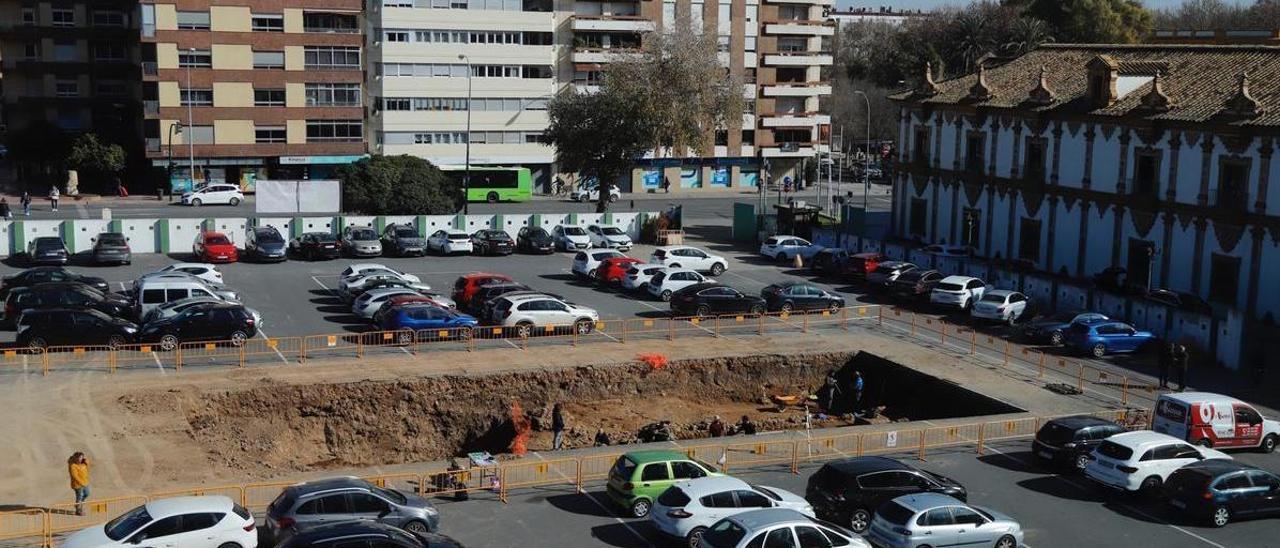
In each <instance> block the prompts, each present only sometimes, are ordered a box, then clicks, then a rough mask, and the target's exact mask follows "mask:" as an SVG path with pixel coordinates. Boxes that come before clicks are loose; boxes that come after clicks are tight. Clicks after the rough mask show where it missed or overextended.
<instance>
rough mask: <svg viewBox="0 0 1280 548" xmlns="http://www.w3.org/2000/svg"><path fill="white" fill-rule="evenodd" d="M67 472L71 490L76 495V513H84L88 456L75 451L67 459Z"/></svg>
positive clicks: (87, 493)
mask: <svg viewBox="0 0 1280 548" xmlns="http://www.w3.org/2000/svg"><path fill="white" fill-rule="evenodd" d="M67 474H68V475H70V476H71V490H72V491H73V492H75V496H76V515H77V516H83V515H84V501H86V500H89V458H88V457H86V456H84V453H82V452H80V451H76V452H75V453H72V455H71V458H69V459H67Z"/></svg>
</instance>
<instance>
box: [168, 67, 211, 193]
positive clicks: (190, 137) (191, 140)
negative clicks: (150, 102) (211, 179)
mask: <svg viewBox="0 0 1280 548" xmlns="http://www.w3.org/2000/svg"><path fill="white" fill-rule="evenodd" d="M195 52H196V48H187V53H190V54H192V56H193V57H194V55H195ZM179 95H181V94H179ZM194 102H195V95H194V94H193V92H192V89H191V63H187V127H189V128H191V131H190V132H189V133H187V151H188V153H189V157H188V160H190V163H191V165H190V168H191V190H192V191H194V190H195V189H196V140H195V136H196V126H195V123H196V120H195V118H193V117H192V115H191V104H192V103H194ZM169 143H170V145H172V144H173V140H172V138H171V139H170V141H169ZM170 148H173V147H172V146H170ZM170 152H172V151H170ZM205 182H208V181H205Z"/></svg>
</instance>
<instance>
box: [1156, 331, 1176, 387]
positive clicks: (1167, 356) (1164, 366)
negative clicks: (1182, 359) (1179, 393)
mask: <svg viewBox="0 0 1280 548" xmlns="http://www.w3.org/2000/svg"><path fill="white" fill-rule="evenodd" d="M1175 344H1177V343H1175V342H1173V341H1169V342H1168V343H1167V344H1165V345H1164V347H1163V348H1161V349H1160V357H1159V359H1158V360H1157V362H1156V365H1157V367H1158V368H1159V369H1160V386H1159V387H1160V388H1168V387H1169V368H1170V367H1172V366H1173V347H1174V345H1175Z"/></svg>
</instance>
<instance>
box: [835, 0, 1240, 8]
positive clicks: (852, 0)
mask: <svg viewBox="0 0 1280 548" xmlns="http://www.w3.org/2000/svg"><path fill="white" fill-rule="evenodd" d="M1182 1H1183V0H1142V3H1143V4H1146V6H1147V7H1148V8H1151V9H1164V8H1170V7H1175V6H1178V5H1179V4H1182ZM1226 1H1227V2H1228V3H1232V4H1252V3H1253V0H1226ZM966 2H967V0H836V3H837V5H838V6H839V7H840V10H841V11H844V10H847V9H849V8H871V9H879V7H880V6H893V7H894V9H926V10H927V9H929V8H934V7H938V6H945V5H948V4H965V3H966Z"/></svg>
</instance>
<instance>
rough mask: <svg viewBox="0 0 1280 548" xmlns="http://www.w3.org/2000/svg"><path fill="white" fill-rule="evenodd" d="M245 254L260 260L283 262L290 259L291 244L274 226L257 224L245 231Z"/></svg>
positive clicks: (249, 257) (247, 256)
mask: <svg viewBox="0 0 1280 548" xmlns="http://www.w3.org/2000/svg"><path fill="white" fill-rule="evenodd" d="M244 254H245V257H246V258H248V259H252V260H254V261H258V262H263V263H265V262H281V261H285V260H288V259H289V246H288V244H287V243H286V242H285V241H284V236H281V235H280V231H279V230H276V227H274V226H270V225H268V226H255V227H250V228H249V229H248V230H246V231H244Z"/></svg>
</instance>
